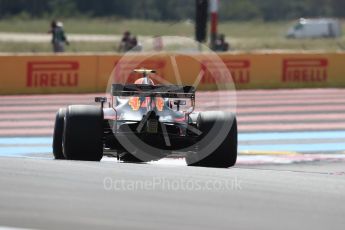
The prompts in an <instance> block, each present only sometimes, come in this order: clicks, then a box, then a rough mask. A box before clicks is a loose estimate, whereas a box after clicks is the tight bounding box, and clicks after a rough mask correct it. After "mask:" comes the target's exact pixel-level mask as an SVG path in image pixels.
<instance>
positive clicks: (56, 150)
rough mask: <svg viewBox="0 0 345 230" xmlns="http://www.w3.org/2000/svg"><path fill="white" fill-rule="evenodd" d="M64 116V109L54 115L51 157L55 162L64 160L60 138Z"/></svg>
mask: <svg viewBox="0 0 345 230" xmlns="http://www.w3.org/2000/svg"><path fill="white" fill-rule="evenodd" d="M65 116H66V108H60V109H59V110H58V112H57V113H56V117H55V125H54V134H53V155H54V158H55V159H57V160H62V159H65V157H64V155H63V150H62V136H63V129H64V119H65Z"/></svg>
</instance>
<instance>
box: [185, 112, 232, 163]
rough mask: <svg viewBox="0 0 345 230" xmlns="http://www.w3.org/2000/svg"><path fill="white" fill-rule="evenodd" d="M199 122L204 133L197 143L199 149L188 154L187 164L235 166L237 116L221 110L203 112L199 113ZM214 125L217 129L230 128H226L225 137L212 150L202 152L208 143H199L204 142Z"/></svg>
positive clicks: (199, 127)
mask: <svg viewBox="0 0 345 230" xmlns="http://www.w3.org/2000/svg"><path fill="white" fill-rule="evenodd" d="M197 124H198V129H199V130H200V131H201V132H202V135H201V136H200V139H199V141H198V144H197V146H198V147H197V151H196V152H195V153H188V154H187V155H186V163H187V165H189V166H201V167H215V168H228V167H232V166H234V165H235V164H236V160H237V122H236V116H235V115H234V114H232V113H228V112H220V111H217V112H202V113H200V114H199V117H198V121H197ZM214 125H215V129H217V127H218V128H219V127H224V126H228V128H226V129H225V130H226V133H225V135H224V136H223V137H224V138H223V140H221V141H220V143H219V144H218V145H217V146H218V147H216V148H215V149H214V150H213V151H212V152H206V154H205V152H203V153H202V154H200V153H201V152H202V150H203V149H204V150H205V149H207V146H208V144H207V143H206V144H199V143H202V139H203V138H204V137H205V136H207V134H208V133H209V132H210V131H211V130H212V127H213V126H214ZM229 126H231V127H229ZM216 131H217V130H216ZM211 137H212V135H211ZM213 141H215V139H214V140H212V139H210V140H209V141H208V143H210V142H213Z"/></svg>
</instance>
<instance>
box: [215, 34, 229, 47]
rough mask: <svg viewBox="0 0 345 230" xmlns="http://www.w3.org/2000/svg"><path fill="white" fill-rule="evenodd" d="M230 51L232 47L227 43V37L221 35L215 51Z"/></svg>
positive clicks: (217, 40)
mask: <svg viewBox="0 0 345 230" xmlns="http://www.w3.org/2000/svg"><path fill="white" fill-rule="evenodd" d="M229 49H230V45H229V43H228V42H226V41H225V35H224V34H219V35H218V36H217V39H216V41H215V51H228V50H229Z"/></svg>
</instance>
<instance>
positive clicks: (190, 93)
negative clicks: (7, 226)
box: [53, 69, 237, 168]
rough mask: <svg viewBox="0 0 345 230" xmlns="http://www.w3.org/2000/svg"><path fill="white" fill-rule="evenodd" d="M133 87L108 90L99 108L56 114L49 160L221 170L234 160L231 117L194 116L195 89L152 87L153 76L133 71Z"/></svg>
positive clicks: (116, 86) (64, 110)
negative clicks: (174, 162)
mask: <svg viewBox="0 0 345 230" xmlns="http://www.w3.org/2000/svg"><path fill="white" fill-rule="evenodd" d="M134 72H135V73H137V74H140V75H141V78H139V79H138V80H136V81H135V83H134V84H113V85H112V90H111V94H112V95H111V98H110V100H108V98H106V97H96V98H95V102H98V103H100V105H99V106H98V105H70V106H68V107H67V108H60V109H59V110H58V112H57V114H56V120H55V127H54V136H53V154H54V157H55V159H67V160H85V161H100V160H101V159H102V157H103V155H108V156H114V157H117V159H118V160H121V161H123V162H148V161H153V160H159V159H161V158H164V157H166V156H169V155H171V154H176V153H180V154H182V155H184V156H185V159H186V163H187V165H191V166H204V167H221V168H227V167H231V166H233V165H235V163H236V159H237V123H236V117H235V115H234V114H232V113H228V112H221V111H208V112H200V113H195V112H194V108H195V88H194V87H192V86H179V85H155V84H154V83H153V81H152V79H151V78H150V75H151V74H152V73H154V72H155V71H154V70H148V69H136V70H134Z"/></svg>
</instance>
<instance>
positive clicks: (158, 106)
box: [128, 77, 164, 111]
mask: <svg viewBox="0 0 345 230" xmlns="http://www.w3.org/2000/svg"><path fill="white" fill-rule="evenodd" d="M147 79H148V78H144V77H143V78H139V79H137V80H135V82H134V84H149V85H155V83H154V82H153V81H152V80H151V79H149V82H146V81H147ZM128 103H129V105H130V106H131V107H132V109H133V110H139V109H140V108H142V109H144V108H147V106H148V104H150V98H149V97H131V98H130V100H129V102H128ZM151 107H152V108H154V109H155V110H157V111H163V109H164V99H163V98H161V97H156V98H155V100H154V101H153V102H151Z"/></svg>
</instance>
